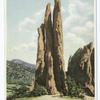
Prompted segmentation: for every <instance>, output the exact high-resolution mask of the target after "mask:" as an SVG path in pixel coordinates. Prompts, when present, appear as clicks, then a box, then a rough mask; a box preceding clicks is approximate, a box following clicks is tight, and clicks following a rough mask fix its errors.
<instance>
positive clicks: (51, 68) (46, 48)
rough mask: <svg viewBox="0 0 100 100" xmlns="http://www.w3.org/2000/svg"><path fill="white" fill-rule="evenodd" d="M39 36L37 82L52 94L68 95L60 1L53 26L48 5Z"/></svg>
mask: <svg viewBox="0 0 100 100" xmlns="http://www.w3.org/2000/svg"><path fill="white" fill-rule="evenodd" d="M38 34H39V37H38V53H37V70H36V82H37V83H38V84H40V85H43V86H45V87H46V88H47V90H48V92H49V93H50V94H57V93H58V92H57V91H59V92H63V93H66V92H67V91H66V90H67V89H66V86H65V83H64V82H65V74H64V60H63V32H62V20H61V6H60V0H55V7H54V16H53V25H52V20H51V8H50V4H48V5H47V7H46V11H45V17H44V24H42V25H41V27H40V28H39V29H38Z"/></svg>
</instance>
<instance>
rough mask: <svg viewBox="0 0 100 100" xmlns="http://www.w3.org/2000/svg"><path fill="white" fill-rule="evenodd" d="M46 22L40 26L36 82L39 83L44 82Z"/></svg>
mask: <svg viewBox="0 0 100 100" xmlns="http://www.w3.org/2000/svg"><path fill="white" fill-rule="evenodd" d="M44 35H45V34H44V24H41V26H40V27H39V28H38V49H37V61H36V66H37V70H36V72H35V78H36V82H37V83H38V84H40V83H43V78H42V76H43V70H44V66H45V62H44V59H45V58H44V54H45V36H44Z"/></svg>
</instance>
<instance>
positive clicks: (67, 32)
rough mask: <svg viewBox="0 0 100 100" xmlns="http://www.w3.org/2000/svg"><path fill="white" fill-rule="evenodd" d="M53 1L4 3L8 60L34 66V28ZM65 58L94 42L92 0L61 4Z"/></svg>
mask: <svg viewBox="0 0 100 100" xmlns="http://www.w3.org/2000/svg"><path fill="white" fill-rule="evenodd" d="M49 2H50V3H51V8H52V10H53V6H54V0H7V59H8V60H11V59H22V60H24V61H27V62H30V63H34V64H35V63H36V55H37V37H38V33H37V28H38V27H39V26H40V25H41V23H42V22H43V20H44V12H45V7H46V5H47V3H49ZM61 3H62V7H61V10H62V20H63V34H64V58H65V65H66V67H67V61H68V58H69V56H70V55H73V54H74V52H75V51H76V50H77V49H78V48H80V47H82V46H83V45H85V44H87V43H89V42H91V41H93V40H94V0H73V1H72V0H61Z"/></svg>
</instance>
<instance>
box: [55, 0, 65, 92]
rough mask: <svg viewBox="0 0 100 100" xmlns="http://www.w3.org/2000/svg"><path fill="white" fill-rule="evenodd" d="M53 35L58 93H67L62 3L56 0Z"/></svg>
mask: <svg viewBox="0 0 100 100" xmlns="http://www.w3.org/2000/svg"><path fill="white" fill-rule="evenodd" d="M53 34H54V53H53V54H54V55H53V56H54V75H55V81H56V85H57V89H58V91H62V92H63V93H66V91H67V89H66V85H65V73H64V56H63V55H64V53H63V31H62V19H61V2H60V0H55V6H54V12H53Z"/></svg>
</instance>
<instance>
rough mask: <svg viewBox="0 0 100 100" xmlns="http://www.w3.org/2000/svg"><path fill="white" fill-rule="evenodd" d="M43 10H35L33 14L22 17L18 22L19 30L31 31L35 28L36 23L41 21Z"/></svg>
mask: <svg viewBox="0 0 100 100" xmlns="http://www.w3.org/2000/svg"><path fill="white" fill-rule="evenodd" d="M43 12H44V11H43V10H39V11H37V12H36V13H35V14H34V15H32V16H29V17H26V18H24V19H23V20H22V21H21V22H19V25H18V30H19V32H25V33H26V32H33V31H34V30H36V29H37V27H38V23H40V22H41V21H42V17H39V16H43Z"/></svg>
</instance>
